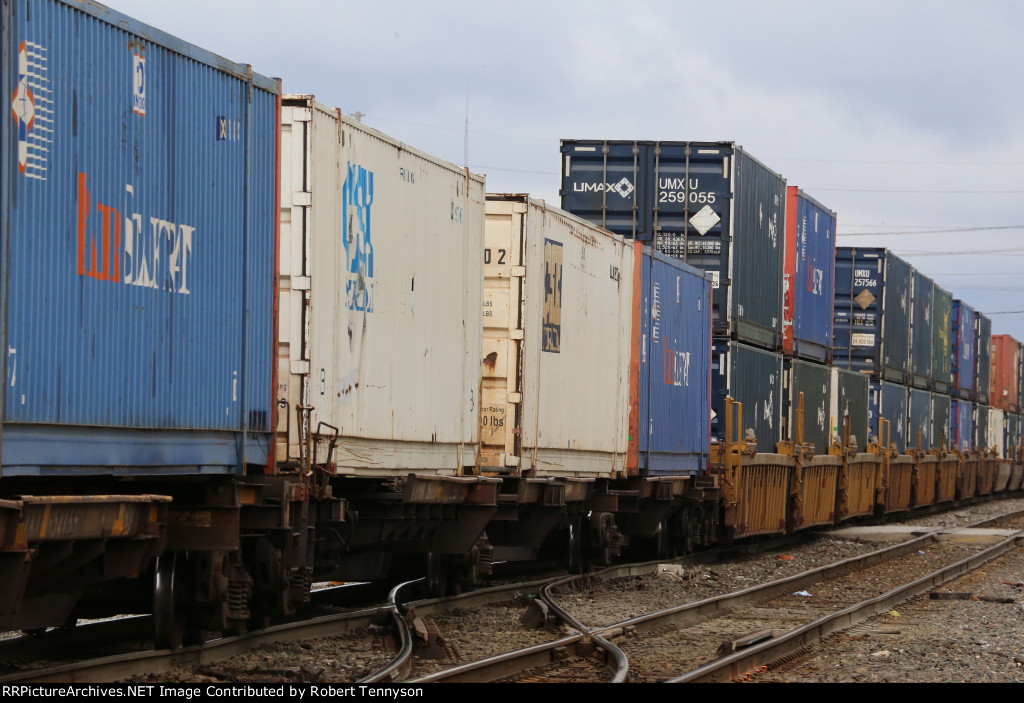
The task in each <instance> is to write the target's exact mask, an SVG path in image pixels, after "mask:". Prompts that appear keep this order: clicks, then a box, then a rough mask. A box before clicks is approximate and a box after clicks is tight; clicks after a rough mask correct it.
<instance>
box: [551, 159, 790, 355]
mask: <svg viewBox="0 0 1024 703" xmlns="http://www.w3.org/2000/svg"><path fill="white" fill-rule="evenodd" d="M560 194H561V199H562V209H563V210H568V211H569V212H571V213H573V214H574V215H578V216H580V217H583V218H584V219H587V220H590V221H591V222H593V223H595V224H597V225H600V226H601V227H604V228H606V229H610V230H611V231H613V232H615V233H616V234H621V235H624V236H626V237H629V238H631V239H635V240H637V241H640V242H644V243H645V244H650V245H652V246H654V248H655V249H657V250H658V251H661V252H663V253H666V254H669V255H670V256H673V257H675V258H677V259H680V260H682V261H685V262H686V263H688V264H690V265H691V266H696V267H697V268H700V269H703V270H705V271H709V272H710V273H711V275H712V287H713V288H714V291H713V296H712V301H713V306H712V315H713V320H714V334H715V335H716V336H727V337H731V338H734V339H739V340H741V341H745V342H749V343H751V344H754V345H756V346H759V347H762V348H766V349H770V350H773V351H777V350H779V349H781V348H782V347H781V345H782V274H783V271H782V268H783V243H784V242H783V237H784V232H783V228H784V225H785V201H786V182H785V181H784V180H783V179H782V177H781V176H779V175H778V174H776V173H774V172H772V171H771V170H769V169H767V168H766V167H765V166H763V165H762V164H761V163H760V162H758V161H757V160H756V159H754V158H753V157H751V156H750V155H749V154H747V153H746V152H745V151H743V149H742V148H740V147H738V146H736V145H735V144H733V143H731V142H653V141H600V140H563V141H562V185H561V190H560Z"/></svg>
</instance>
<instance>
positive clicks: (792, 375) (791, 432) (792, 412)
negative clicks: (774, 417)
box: [783, 359, 833, 454]
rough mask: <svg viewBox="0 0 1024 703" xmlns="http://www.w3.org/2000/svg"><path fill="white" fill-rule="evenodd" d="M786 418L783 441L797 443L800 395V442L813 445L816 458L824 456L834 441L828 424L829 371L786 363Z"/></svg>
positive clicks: (809, 365)
mask: <svg viewBox="0 0 1024 703" xmlns="http://www.w3.org/2000/svg"><path fill="white" fill-rule="evenodd" d="M786 366H787V371H788V372H787V374H786V378H785V381H786V389H785V391H786V392H785V396H784V397H785V399H786V405H787V408H786V411H785V414H786V418H787V423H788V424H787V429H786V431H785V432H784V433H783V437H784V438H786V439H790V440H792V441H794V442H795V441H796V440H797V437H798V435H797V425H796V422H797V410H798V408H799V406H800V394H801V393H803V396H804V422H803V441H804V442H805V443H808V444H813V445H814V450H815V453H816V454H825V453H826V452H827V451H828V445H829V444H830V443H831V439H832V437H833V433H832V423H830V422H829V410H830V407H831V402H830V401H831V398H830V397H829V395H830V393H829V391H830V389H831V374H830V373H829V367H828V366H823V365H821V364H815V363H811V362H808V361H800V360H798V359H793V360H790V361H788V362H787V364H786Z"/></svg>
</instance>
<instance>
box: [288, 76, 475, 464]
mask: <svg viewBox="0 0 1024 703" xmlns="http://www.w3.org/2000/svg"><path fill="white" fill-rule="evenodd" d="M281 122H282V128H281V130H282V131H281V152H282V153H281V161H282V173H281V251H280V271H281V282H280V308H279V309H280V325H279V330H280V331H279V346H278V360H279V363H278V398H284V399H286V400H287V401H288V403H289V405H288V412H287V415H288V417H287V423H288V424H287V428H288V429H287V430H286V426H285V418H284V417H283V416H284V415H285V414H286V413H285V411H284V410H281V411H280V413H279V419H278V436H279V442H278V459H279V460H286V459H289V458H290V459H292V460H297V459H300V458H301V457H302V452H303V448H302V444H301V442H300V432H298V431H297V429H298V427H300V426H302V425H305V424H306V423H305V422H304V421H301V420H300V421H298V422H297V420H296V415H297V412H296V409H297V408H301V407H303V406H304V407H308V408H311V410H309V420H308V425H307V426H308V428H309V429H310V430H311V431H312V432H314V433H315V434H316V436H317V438H318V442H317V449H316V451H317V456H318V458H319V459H320V460H323V459H324V458H325V455H326V451H327V444H328V442H327V441H326V439H325V438H326V437H330V436H331V435H333V434H334V429H333V428H336V429H337V435H338V444H337V447H336V448H335V449H334V451H333V462H334V463H336V466H337V470H338V471H339V472H345V473H350V474H355V475H363V474H365V475H393V474H401V473H406V472H409V471H424V472H432V473H437V474H443V475H460V474H462V473H471V472H473V471H474V470H475V467H476V463H477V452H478V434H477V428H478V417H477V415H478V410H479V392H480V363H479V360H480V354H481V352H480V350H481V340H482V326H481V322H480V313H479V310H480V306H481V299H482V295H483V261H482V257H481V252H482V251H483V229H484V227H483V220H484V180H483V177H481V176H475V175H471V174H469V173H468V171H466V170H464V169H460V168H458V167H456V166H453V165H452V164H449V163H446V162H444V161H441V160H439V159H436V158H434V157H432V156H429V155H427V154H424V153H422V152H420V151H417V150H416V149H412V148H410V147H408V146H406V145H405V144H402V143H400V142H398V141H396V140H394V139H392V138H391V137H388V136H386V135H384V134H381V133H380V132H377V131H375V130H372V129H370V128H368V127H366V126H365V125H363V124H361V123H358V122H355V121H354V120H352V119H350V118H348V117H345V116H344V115H342V114H340V113H339V112H338V111H337V110H334V109H332V108H328V107H327V106H325V105H323V104H321V103H318V102H316V101H315V100H314V99H313V97H312V96H303V95H299V96H286V97H285V98H284V100H283V107H282V119H281ZM286 431H287V432H288V441H287V442H285V441H284V435H285V432H286ZM285 446H287V456H285V452H286V449H285Z"/></svg>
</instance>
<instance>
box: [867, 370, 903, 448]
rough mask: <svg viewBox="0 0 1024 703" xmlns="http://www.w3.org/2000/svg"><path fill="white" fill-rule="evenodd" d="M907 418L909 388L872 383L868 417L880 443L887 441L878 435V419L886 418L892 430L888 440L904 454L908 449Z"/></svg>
mask: <svg viewBox="0 0 1024 703" xmlns="http://www.w3.org/2000/svg"><path fill="white" fill-rule="evenodd" d="M907 417H908V408H907V387H906V386H903V385H900V384H898V383H889V382H888V381H872V383H871V406H870V414H869V415H868V425H869V429H870V431H871V433H872V434H873V435H874V436H876V437H878V439H879V441H882V440H884V439H886V438H885V437H882V436H881V435H879V433H878V419H879V418H885V419H886V420H888V421H889V423H890V425H889V426H890V428H891V430H890V435H889V437H888V440H889V442H890V443H893V444H895V445H896V448H897V449H898V450H899V451H900V453H902V452H904V451H906V449H907Z"/></svg>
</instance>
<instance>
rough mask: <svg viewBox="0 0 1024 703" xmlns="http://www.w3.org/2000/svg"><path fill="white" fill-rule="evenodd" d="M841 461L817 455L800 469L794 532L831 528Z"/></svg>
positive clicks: (834, 512) (833, 520)
mask: <svg viewBox="0 0 1024 703" xmlns="http://www.w3.org/2000/svg"><path fill="white" fill-rule="evenodd" d="M841 467H842V458H841V457H838V456H831V455H818V456H815V457H814V458H813V459H810V460H808V461H805V462H804V463H803V465H802V466H801V469H800V486H799V493H798V499H799V500H798V506H799V507H798V508H794V511H793V513H794V515H793V520H792V523H793V529H795V530H803V529H806V528H808V527H815V526H817V525H831V524H834V523H835V519H836V491H837V490H838V488H839V471H840V469H841Z"/></svg>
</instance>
